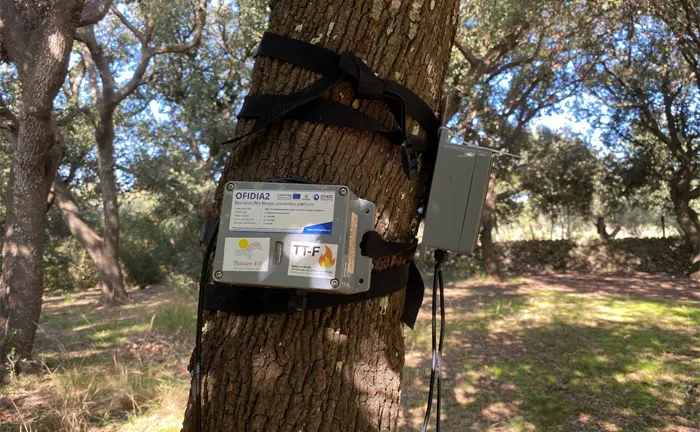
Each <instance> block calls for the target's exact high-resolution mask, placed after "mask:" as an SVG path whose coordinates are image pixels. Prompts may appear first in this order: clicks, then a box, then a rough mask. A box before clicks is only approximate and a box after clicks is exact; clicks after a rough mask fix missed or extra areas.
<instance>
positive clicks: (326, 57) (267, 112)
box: [224, 32, 440, 180]
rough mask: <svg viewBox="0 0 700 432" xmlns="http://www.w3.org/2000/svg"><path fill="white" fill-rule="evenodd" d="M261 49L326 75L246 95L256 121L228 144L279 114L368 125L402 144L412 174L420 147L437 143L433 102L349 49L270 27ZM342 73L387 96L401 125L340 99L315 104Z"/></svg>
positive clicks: (248, 112) (365, 92)
mask: <svg viewBox="0 0 700 432" xmlns="http://www.w3.org/2000/svg"><path fill="white" fill-rule="evenodd" d="M259 55H262V56H268V57H272V58H276V59H278V60H282V61H285V62H288V63H292V64H295V65H297V66H300V67H303V68H306V69H310V70H312V71H315V72H317V73H320V74H322V75H323V77H322V78H320V79H319V80H317V81H315V82H314V83H312V84H310V85H308V86H306V87H304V88H302V89H300V90H297V91H296V92H294V93H292V94H289V95H258V96H247V97H246V98H245V100H244V102H243V107H242V109H241V113H240V114H239V117H241V118H255V119H257V121H256V122H255V126H254V127H253V130H252V131H251V132H249V133H247V134H245V135H242V136H238V137H236V138H233V139H231V140H229V141H226V142H225V143H224V144H229V143H233V142H236V141H238V140H241V139H243V138H245V137H247V136H249V135H251V134H253V133H256V132H258V131H260V130H262V129H263V128H265V127H267V126H268V125H269V124H270V123H271V122H273V121H276V120H278V119H281V118H293V119H297V120H304V121H310V122H315V123H323V124H330V125H333V126H341V127H350V128H354V129H359V130H367V131H370V132H375V133H380V134H382V135H383V136H384V137H386V138H387V139H389V141H391V142H392V143H394V144H397V145H399V146H400V147H401V155H402V164H403V169H404V171H405V172H406V174H407V175H408V177H409V179H411V180H413V179H414V178H416V177H417V175H418V157H417V152H421V151H425V150H426V149H428V148H429V147H433V148H436V144H437V131H438V127H439V126H440V124H439V121H438V119H437V118H436V117H435V114H434V113H433V112H432V110H431V109H430V107H429V106H428V105H427V104H425V102H423V101H422V100H421V99H420V97H418V96H417V95H416V94H415V93H413V92H412V91H410V90H409V89H407V88H405V87H403V86H401V85H400V84H398V83H395V82H393V81H390V80H381V79H379V78H378V77H377V76H376V75H375V74H374V73H373V72H372V70H371V69H370V68H369V66H367V65H366V64H365V63H364V62H363V61H362V60H361V59H360V58H358V57H357V56H356V55H354V54H353V53H351V52H347V51H346V52H344V53H342V54H337V53H335V52H333V51H330V50H327V49H325V48H322V47H319V46H316V45H313V44H309V43H306V42H303V41H299V40H296V39H292V38H288V37H285V36H281V35H277V34H274V33H269V32H266V33H265V34H264V35H263V38H262V40H261V42H260V45H259V46H258V50H257V52H256V56H259ZM343 79H347V80H348V81H350V82H352V83H353V85H354V88H355V96H356V97H358V98H364V99H381V100H383V101H384V102H385V104H386V105H387V107H388V108H389V110H390V112H391V113H392V116H393V117H394V119H395V120H396V123H397V126H398V130H390V129H388V128H386V127H385V126H383V125H381V124H380V123H379V122H378V121H377V120H375V119H372V118H370V117H368V116H366V115H364V114H362V113H360V112H359V111H357V110H354V109H352V108H350V107H345V106H344V105H342V104H339V103H333V102H332V103H326V104H314V102H315V101H317V100H319V99H320V98H321V97H322V95H323V94H324V93H326V92H327V91H328V90H330V89H331V88H333V87H334V86H335V85H336V84H338V83H339V82H340V81H341V80H343ZM309 105H312V106H309ZM407 114H408V115H409V116H411V117H412V118H414V119H415V120H416V121H418V123H419V124H420V125H421V127H423V129H424V130H425V132H426V136H427V138H428V142H427V143H425V144H421V143H420V142H419V141H417V140H415V139H412V140H410V141H409V140H408V134H407V131H406V115H407ZM397 137H399V138H397ZM430 159H432V156H431V157H430Z"/></svg>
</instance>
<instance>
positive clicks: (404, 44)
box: [183, 0, 459, 432]
mask: <svg viewBox="0 0 700 432" xmlns="http://www.w3.org/2000/svg"><path fill="white" fill-rule="evenodd" d="M458 4H459V2H458V1H456V0H432V1H430V2H422V1H420V2H414V3H408V2H377V1H371V0H359V1H356V2H354V3H346V2H336V1H332V0H315V1H308V2H302V1H297V0H280V1H276V2H274V3H272V11H271V16H270V26H269V28H270V31H272V32H275V33H279V34H283V35H287V36H291V37H294V38H297V39H301V40H305V41H312V40H313V41H314V43H317V44H319V45H321V46H324V47H326V48H329V49H332V50H334V51H337V52H342V51H345V50H349V51H352V52H354V53H356V54H357V55H358V56H359V57H361V58H363V59H364V60H365V61H366V62H367V64H368V65H369V66H370V67H371V68H372V69H373V70H374V71H376V72H377V74H378V75H379V76H380V77H387V78H391V79H394V80H397V81H398V82H400V83H402V84H404V85H407V86H408V87H409V88H410V89H411V90H413V91H414V92H416V93H417V94H418V95H419V96H420V97H422V98H423V99H424V100H425V101H426V102H428V104H430V105H431V106H432V107H433V108H434V109H436V108H437V107H438V106H439V105H438V103H439V98H440V91H441V88H442V84H443V80H444V75H445V71H446V68H447V63H448V61H449V55H450V49H451V44H452V40H453V38H454V33H455V29H456V24H457V18H458V17H457V8H458ZM315 78H316V77H315V76H314V74H313V73H311V72H310V71H307V70H303V69H300V68H298V67H294V66H292V65H290V64H286V63H281V62H278V61H276V60H273V59H270V58H265V57H260V58H258V59H257V61H256V64H255V68H254V70H253V80H252V89H251V94H267V93H290V92H291V91H293V90H295V89H298V88H301V87H303V86H305V85H307V84H309V83H310V82H311V81H313V80H315ZM350 93H351V89H349V88H348V87H347V86H346V85H343V86H342V87H340V88H338V89H336V90H334V91H333V92H332V96H333V98H334V99H335V100H338V101H342V102H344V103H351V102H352V100H353V99H352V97H350V96H349V94H350ZM360 108H361V109H362V110H363V111H364V112H367V113H371V114H372V115H376V114H379V113H380V112H381V113H382V117H383V118H388V117H387V112H386V110H385V109H384V108H382V105H381V104H380V103H378V102H366V101H365V102H362V103H361V104H360ZM414 125H415V124H412V125H411V127H409V131H410V130H413V126H414ZM241 126H242V127H244V128H246V127H247V128H249V127H250V126H251V125H250V123H249V122H246V123H243V122H242V123H241ZM270 177H298V178H304V179H309V180H313V181H316V182H319V183H324V184H346V185H348V186H349V187H350V188H351V189H352V190H353V191H354V192H355V193H356V194H357V195H358V196H360V197H362V198H365V199H368V200H371V201H372V202H374V203H375V204H376V206H377V223H376V226H375V229H376V230H377V231H378V232H380V233H381V234H382V235H383V237H384V238H386V239H389V240H396V241H406V240H408V239H410V238H412V237H413V236H414V235H415V232H416V229H417V222H418V219H417V211H416V208H417V204H418V200H419V195H420V194H422V193H423V187H422V184H420V183H419V182H409V181H408V180H407V178H406V176H405V174H404V173H403V171H402V167H401V158H400V153H399V151H398V148H396V147H395V146H391V145H390V144H389V143H388V142H386V141H385V140H384V139H382V138H381V137H379V136H376V135H373V134H369V133H366V132H359V131H354V130H350V129H341V128H337V127H330V126H324V125H317V124H308V123H301V122H298V121H285V122H283V123H282V125H275V126H272V127H271V128H270V129H269V130H268V131H267V132H266V133H265V134H264V135H263V136H260V137H256V138H254V139H250V140H246V141H245V142H244V143H242V144H240V145H238V146H237V147H236V148H235V149H234V151H233V153H232V155H231V156H230V158H229V160H228V162H227V165H226V168H225V170H224V174H223V176H222V178H221V182H220V184H219V190H218V193H217V198H216V200H217V202H216V204H215V210H213V212H215V213H217V214H218V210H219V207H220V204H221V192H222V189H221V188H222V187H223V185H224V183H225V182H226V181H229V180H232V179H238V180H263V179H266V178H270ZM400 264H401V261H400V260H397V259H393V260H390V261H388V260H376V261H375V268H376V269H378V270H381V269H383V268H387V267H389V266H396V265H400ZM403 299H404V292H403V290H402V291H399V292H398V293H395V294H393V295H391V296H389V297H388V298H382V299H374V300H369V301H365V302H362V303H358V304H352V305H345V306H340V307H334V308H328V309H323V310H314V311H304V312H299V313H293V314H289V315H284V314H279V315H267V316H259V317H240V316H233V315H230V314H227V313H221V312H219V313H206V314H205V317H204V318H205V331H204V335H203V341H202V366H201V370H202V388H203V391H202V400H203V411H202V418H203V429H202V430H204V431H244V430H246V431H261V430H264V431H300V430H303V431H324V432H325V431H380V430H381V431H391V430H395V429H396V426H397V420H398V415H399V395H400V382H401V370H402V367H403V363H404V346H403V335H402V325H401V322H400V315H401V312H402V309H403ZM193 403H194V392H193V391H190V399H189V403H188V406H187V411H186V414H185V421H184V426H183V431H186V432H191V431H194V430H195V423H194V419H195V418H194V405H193Z"/></svg>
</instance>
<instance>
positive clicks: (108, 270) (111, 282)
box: [95, 106, 129, 304]
mask: <svg viewBox="0 0 700 432" xmlns="http://www.w3.org/2000/svg"><path fill="white" fill-rule="evenodd" d="M101 111H102V112H101V114H100V124H99V125H98V127H97V128H96V129H95V139H96V140H97V166H98V173H99V177H100V189H101V190H102V207H103V213H104V225H105V226H104V243H103V245H102V269H101V270H100V276H101V279H102V301H103V302H105V303H108V304H115V303H117V304H118V303H123V302H124V301H126V299H127V298H128V297H129V296H128V294H127V293H126V289H125V288H124V276H123V274H122V268H121V266H120V265H119V203H118V198H117V179H116V177H115V175H114V109H113V108H111V107H109V106H107V107H103V108H102V109H101Z"/></svg>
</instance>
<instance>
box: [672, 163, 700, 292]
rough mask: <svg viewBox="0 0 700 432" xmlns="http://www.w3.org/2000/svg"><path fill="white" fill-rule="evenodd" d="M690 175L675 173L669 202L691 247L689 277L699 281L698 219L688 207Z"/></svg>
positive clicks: (699, 233)
mask: <svg viewBox="0 0 700 432" xmlns="http://www.w3.org/2000/svg"><path fill="white" fill-rule="evenodd" d="M689 178H690V174H686V175H682V174H680V173H677V174H676V175H675V176H674V179H673V181H672V185H671V200H672V201H673V210H674V213H675V214H676V220H677V221H678V225H680V227H681V229H682V230H683V234H684V236H685V239H686V241H687V242H688V243H689V244H690V245H691V248H692V251H693V256H692V258H691V267H690V272H689V277H690V278H691V279H693V280H700V218H699V217H698V213H697V212H696V211H695V210H693V208H692V207H691V205H690V201H691V189H690V185H691V182H690V181H689Z"/></svg>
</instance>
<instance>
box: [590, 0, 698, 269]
mask: <svg viewBox="0 0 700 432" xmlns="http://www.w3.org/2000/svg"><path fill="white" fill-rule="evenodd" d="M614 12H615V13H612V12H611V13H610V14H609V15H607V16H606V18H607V19H608V20H612V22H611V21H606V24H605V26H606V27H607V28H608V29H609V30H608V32H607V33H606V37H605V39H604V44H603V45H601V50H602V58H601V61H600V62H599V63H598V65H597V66H596V73H595V75H593V76H592V79H591V80H589V83H588V88H589V91H590V92H591V93H593V94H594V95H595V96H596V99H595V101H594V102H592V103H591V104H589V109H588V113H589V114H590V115H591V116H597V117H598V118H600V119H601V121H602V122H604V124H605V127H606V130H607V132H608V135H607V137H608V138H609V141H608V142H610V143H613V145H614V146H616V147H617V150H618V152H619V153H621V154H623V155H625V154H626V155H634V156H633V158H634V159H636V160H637V161H640V162H643V165H642V166H641V168H642V169H643V170H644V174H645V175H646V176H648V177H650V178H652V179H654V180H655V181H659V182H662V183H663V184H665V185H666V187H668V190H669V193H670V198H671V202H672V203H673V212H674V214H675V216H676V220H677V222H678V224H679V226H680V227H681V229H682V230H683V233H684V236H685V238H686V240H687V241H688V242H689V244H691V245H692V248H693V251H694V252H693V253H694V256H693V259H692V269H691V277H692V278H694V279H700V220H699V219H698V213H697V211H696V210H695V209H694V208H693V202H695V201H696V200H698V199H699V198H700V184H699V183H698V181H699V179H700V117H698V115H697V112H696V111H697V110H696V108H697V101H698V100H699V99H700V87H699V86H698V82H697V80H696V78H697V77H696V75H695V73H696V70H693V68H692V67H691V63H692V62H688V56H687V55H686V53H685V52H684V49H685V48H684V49H681V46H683V44H679V43H678V42H677V41H678V39H676V38H674V34H673V32H672V31H671V30H670V29H669V27H668V26H667V25H666V24H665V23H664V22H663V21H662V20H659V19H657V18H655V17H654V16H653V15H651V14H649V13H648V12H646V13H645V12H644V11H643V10H640V9H639V8H638V7H636V6H635V5H633V4H632V5H627V6H625V5H621V6H620V7H619V8H618V9H615V10H614ZM640 12H641V13H640ZM674 41H676V43H674ZM600 103H603V104H605V107H606V109H605V110H600V109H599V108H596V107H594V106H591V105H594V104H595V105H599V104H600ZM628 158H629V157H628Z"/></svg>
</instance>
